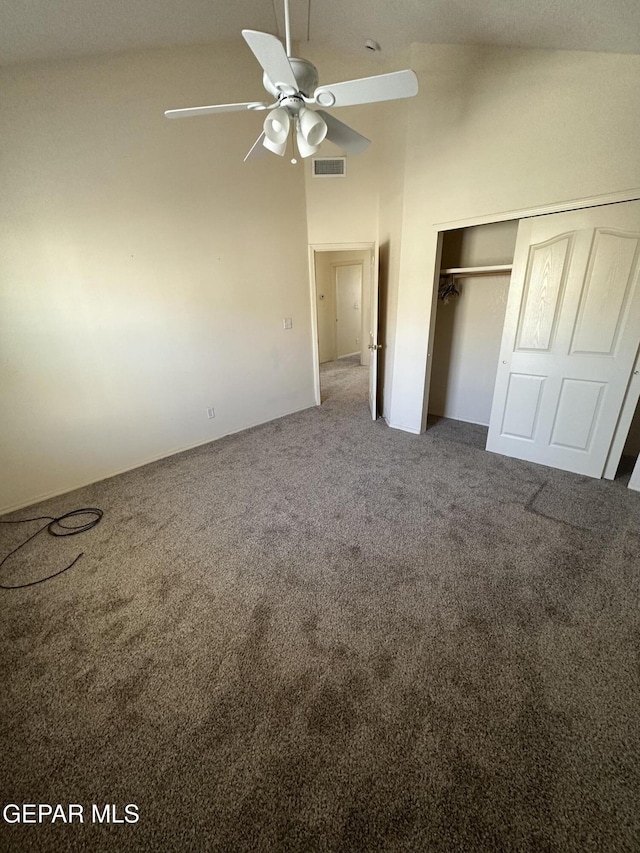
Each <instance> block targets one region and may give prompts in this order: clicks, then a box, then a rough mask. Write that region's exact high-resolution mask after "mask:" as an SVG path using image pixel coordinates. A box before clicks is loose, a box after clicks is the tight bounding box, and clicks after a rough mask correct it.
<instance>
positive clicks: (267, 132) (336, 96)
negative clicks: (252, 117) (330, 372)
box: [165, 0, 418, 162]
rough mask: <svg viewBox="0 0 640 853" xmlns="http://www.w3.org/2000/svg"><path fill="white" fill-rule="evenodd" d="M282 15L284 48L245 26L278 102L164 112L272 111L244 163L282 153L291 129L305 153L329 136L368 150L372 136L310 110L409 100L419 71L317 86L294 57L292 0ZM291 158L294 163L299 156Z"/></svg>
mask: <svg viewBox="0 0 640 853" xmlns="http://www.w3.org/2000/svg"><path fill="white" fill-rule="evenodd" d="M284 19H285V31H286V50H285V47H283V45H282V42H281V41H280V39H278V38H276V36H273V35H270V34H269V33H261V32H259V31H258V30H242V35H243V37H244V40H245V41H246V43H247V44H248V45H249V47H250V49H251V50H252V52H253V54H254V56H255V57H256V59H257V60H258V62H259V63H260V65H261V66H262V69H263V71H264V74H263V77H262V83H263V86H264V88H265V89H266V90H267V92H268V93H269V94H270V95H271V96H272V97H273V98H275V101H273V102H272V103H270V104H269V103H265V102H263V101H251V102H248V103H243V104H216V105H213V106H205V107H187V108H185V109H178V110H166V112H165V116H166V117H167V118H183V117H188V116H200V115H210V114H211V113H227V112H235V111H240V110H256V111H259V110H269V113H268V115H267V117H266V119H265V121H264V125H263V131H262V133H261V134H260V136H259V137H258V138H257V140H256V141H255V143H254V145H253V147H252V148H251V149H250V151H249V153H248V154H247V156H246V157H245V158H244V159H245V162H246V161H247V160H251V159H255V158H257V157H259V156H261V155H262V154H264V153H265V151H267V150H269V151H272V152H273V153H274V154H278V155H279V156H280V157H283V156H284V154H285V151H286V148H287V140H288V138H289V133H290V131H292V130H293V131H294V133H295V137H296V142H297V145H298V151H299V153H300V156H301V157H309V156H310V155H311V154H315V152H316V151H317V150H318V148H319V146H320V144H321V143H322V142H323V141H324V140H325V139H328V140H329V141H330V142H333V143H335V144H336V145H337V146H338V147H340V148H342V149H343V150H344V151H346V152H348V153H351V154H359V153H360V152H362V151H364V150H365V149H366V148H367V146H368V145H369V140H368V139H367V138H366V137H364V136H362V135H361V134H360V133H358V132H357V131H355V130H353V129H352V128H350V127H349V126H348V125H346V124H343V122H341V121H339V120H338V119H337V118H334V116H332V115H331V114H330V113H328V112H326V110H325V109H311V106H312V105H314V106H317V107H326V108H330V107H347V106H352V105H355V104H371V103H375V102H376V101H393V100H397V99H399V98H410V97H412V96H413V95H416V94H417V92H418V79H417V77H416V75H415V73H414V72H413V71H411V70H405V71H393V72H392V73H390V74H378V75H376V76H375V77H363V78H361V79H359V80H346V81H344V82H342V83H333V84H330V85H328V86H318V79H319V78H318V70H317V68H316V67H315V66H314V65H313V64H312V63H311V62H309V61H308V60H307V59H298V58H297V57H293V56H291V33H290V25H289V0H284ZM292 162H295V159H293V161H292Z"/></svg>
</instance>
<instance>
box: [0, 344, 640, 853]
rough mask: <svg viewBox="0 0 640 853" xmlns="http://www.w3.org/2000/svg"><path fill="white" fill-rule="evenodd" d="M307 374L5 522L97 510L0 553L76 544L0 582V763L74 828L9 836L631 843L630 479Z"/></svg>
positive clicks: (220, 845) (5, 529) (47, 553)
mask: <svg viewBox="0 0 640 853" xmlns="http://www.w3.org/2000/svg"><path fill="white" fill-rule="evenodd" d="M322 374H323V375H322V380H323V381H322V385H323V399H324V403H323V405H322V406H321V407H319V408H315V409H311V410H308V411H305V412H301V413H299V414H296V415H293V416H289V417H287V418H283V419H280V420H278V421H275V422H272V423H270V424H266V425H263V426H260V427H256V428H254V429H251V430H248V431H246V432H244V433H241V434H238V435H235V436H231V437H228V438H225V439H222V440H220V441H217V442H214V443H212V444H210V445H208V446H206V447H202V448H198V449H195V450H191V451H189V452H187V453H183V454H180V455H178V456H174V457H172V458H170V459H167V460H163V461H161V462H157V463H154V464H152V465H148V466H146V467H144V468H141V469H138V470H136V471H132V472H130V473H127V474H123V475H120V476H118V477H114V478H112V479H110V480H106V481H104V482H101V483H98V484H96V485H94V486H90V487H87V488H84V489H81V490H79V491H77V492H75V493H73V494H70V495H65V496H62V497H60V498H57V499H54V500H50V501H47V502H46V503H43V504H41V505H39V506H37V507H33V508H31V509H30V510H27V511H22V512H20V513H14V515H13V516H11V517H12V518H17V517H24V516H28V515H29V514H34V515H43V514H47V515H56V514H60V513H62V512H65V511H67V510H70V509H73V508H76V507H81V506H98V507H101V508H102V509H103V510H104V513H105V515H104V519H103V520H102V522H101V523H100V524H99V525H98V526H97V527H96V528H94V529H93V530H91V531H90V532H88V533H84V534H82V535H81V536H78V537H71V538H70V539H53V538H52V537H49V536H46V534H43V535H42V536H41V537H38V539H37V540H35V541H34V542H33V543H32V544H31V545H30V546H29V547H28V549H27V550H25V551H24V552H21V554H20V555H19V556H18V557H17V558H14V559H12V560H11V561H10V562H9V563H7V565H6V566H5V567H4V568H3V575H2V582H3V583H19V582H24V581H27V580H31V579H35V578H36V577H37V576H38V575H41V574H42V573H44V572H47V571H51V570H53V569H55V568H56V567H59V566H61V565H63V564H64V561H65V560H67V561H69V560H70V559H72V558H73V557H75V556H76V554H77V553H78V552H79V551H80V550H82V551H84V556H83V557H82V559H81V560H80V561H79V562H78V563H77V564H76V566H74V567H73V568H72V569H71V570H70V571H68V572H66V573H65V574H63V575H61V576H60V577H58V578H56V579H55V580H53V581H50V582H48V583H45V584H42V585H39V586H35V587H31V588H29V589H25V590H20V591H13V592H2V593H1V595H0V597H1V606H2V611H3V618H2V626H3V632H2V633H3V643H2V670H1V672H2V691H1V699H0V702H1V708H2V722H3V725H2V743H1V744H0V747H1V752H0V770H1V774H0V778H1V786H2V806H4V805H5V804H6V803H18V804H21V803H50V804H56V803H61V804H64V805H67V804H69V803H77V804H80V805H82V806H83V808H84V817H85V823H83V824H82V825H80V824H77V823H74V824H71V825H65V824H62V823H61V822H60V821H57V822H56V823H55V824H54V825H49V824H43V825H27V826H23V825H8V824H6V823H5V822H4V821H1V820H0V848H1V849H2V850H11V851H23V850H24V851H63V850H91V851H101V850H114V851H125V850H126V851H147V850H148V851H174V850H184V851H234V853H235V851H377V850H380V851H383V850H384V851H436V852H437V851H443V853H444V851H446V853H451V851H531V853H534V851H535V853H541V851H562V853H567V851H569V852H570V851H575V852H576V853H586V851H608V853H617V851H637V850H639V849H640V841H639V839H640V808H639V803H640V714H639V713H638V711H639V700H640V675H639V658H640V656H639V651H640V615H639V613H640V611H639V604H640V572H639V568H640V565H639V564H640V561H639V559H638V558H639V555H640V494H637V493H632V492H630V491H628V490H627V489H626V488H624V485H623V484H621V483H620V482H606V481H595V480H591V479H588V478H585V477H579V476H575V475H571V474H566V473H563V472H559V471H554V470H551V469H547V468H544V467H540V466H536V465H532V464H528V463H524V462H519V461H517V460H512V459H507V458H503V457H500V456H495V455H492V454H488V453H486V452H485V451H484V450H483V449H482V448H483V444H484V430H483V429H482V428H481V427H474V426H470V425H464V424H459V423H455V422H452V421H447V420H444V419H439V420H436V421H435V422H433V424H432V426H431V429H430V430H429V431H428V432H427V434H426V435H423V436H413V435H408V434H406V433H401V432H398V431H395V430H391V429H389V428H387V427H386V426H385V424H384V423H383V422H382V421H378V422H377V423H373V422H372V421H370V419H369V415H368V412H367V404H366V393H367V392H366V382H367V371H366V370H365V369H363V368H359V367H357V366H355V365H354V364H353V362H349V361H348V360H347V361H344V362H337V363H332V364H329V365H325V366H323V370H322ZM36 527H37V525H27V528H26V530H25V529H22V528H19V527H14V526H0V552H1V553H2V554H4V553H6V552H7V551H8V550H9V549H10V548H11V547H13V545H15V544H17V543H18V542H19V541H20V540H21V538H23V537H24V536H25V535H26V533H27V532H29V531H30V530H33V529H34V528H36ZM94 803H95V804H99V805H100V806H101V808H102V806H103V804H106V803H110V804H111V803H112V804H115V806H116V815H117V817H118V819H120V820H122V819H123V817H124V811H123V810H124V806H125V805H126V804H130V803H132V804H135V805H137V807H138V811H139V815H140V819H139V821H138V822H137V823H135V824H133V823H132V824H129V823H122V824H115V825H113V824H112V825H106V824H94V823H91V806H92V804H94Z"/></svg>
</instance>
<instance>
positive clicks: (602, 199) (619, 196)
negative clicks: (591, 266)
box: [420, 187, 640, 432]
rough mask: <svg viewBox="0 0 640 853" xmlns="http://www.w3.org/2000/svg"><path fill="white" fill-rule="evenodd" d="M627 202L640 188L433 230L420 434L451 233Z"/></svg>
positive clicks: (636, 196)
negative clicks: (446, 241) (434, 245)
mask: <svg viewBox="0 0 640 853" xmlns="http://www.w3.org/2000/svg"><path fill="white" fill-rule="evenodd" d="M625 201H640V187H636V188H634V189H629V190H620V191H619V192H614V193H605V194H603V195H595V196H589V197H587V198H579V199H572V200H568V201H558V202H554V203H552V204H545V205H540V206H539V207H530V208H520V209H519V210H508V211H502V212H501V213H495V214H493V213H491V214H486V215H484V216H472V217H469V218H466V219H455V220H450V221H449V222H437V223H435V224H434V225H433V228H434V229H435V230H436V231H437V239H438V242H437V251H436V262H435V269H434V271H433V285H432V297H431V316H430V318H429V338H428V345H427V363H426V368H425V381H424V394H423V399H422V422H421V427H420V431H421V432H425V430H426V428H427V415H428V411H429V391H430V387H431V367H432V363H433V359H432V353H433V342H434V337H435V330H436V308H437V304H438V301H437V300H438V289H439V286H440V261H441V257H442V244H443V242H444V235H445V233H446V232H447V231H455V230H457V229H459V228H472V227H473V226H474V225H491V224H492V223H494V222H507V221H509V220H511V219H518V220H520V219H529V218H531V217H533V216H546V215H547V214H550V213H565V212H568V211H571V210H580V209H582V208H590V207H602V206H604V205H608V204H618V203H619V202H625Z"/></svg>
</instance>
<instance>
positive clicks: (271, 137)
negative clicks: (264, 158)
mask: <svg viewBox="0 0 640 853" xmlns="http://www.w3.org/2000/svg"><path fill="white" fill-rule="evenodd" d="M290 126H291V119H290V118H289V113H288V112H287V110H286V109H285V108H284V107H277V108H276V109H275V110H271V112H270V113H269V115H268V116H267V117H266V119H265V120H264V140H263V143H262V144H263V145H264V147H265V148H268V149H269V151H273V153H274V154H278V155H279V156H280V157H283V156H284V152H285V150H286V147H287V137H288V136H289V128H290Z"/></svg>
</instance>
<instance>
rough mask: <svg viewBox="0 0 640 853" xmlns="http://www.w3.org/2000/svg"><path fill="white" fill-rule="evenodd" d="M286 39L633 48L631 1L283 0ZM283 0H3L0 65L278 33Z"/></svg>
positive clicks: (347, 47) (635, 12)
mask: <svg viewBox="0 0 640 853" xmlns="http://www.w3.org/2000/svg"><path fill="white" fill-rule="evenodd" d="M290 6H291V23H292V36H293V40H294V41H297V42H305V41H308V40H311V41H313V42H318V43H322V44H325V45H327V46H331V47H332V48H333V49H334V50H336V51H337V52H342V53H350V54H353V53H355V52H360V51H364V50H365V46H364V45H365V40H366V39H372V40H374V41H376V42H378V44H379V45H380V46H381V49H382V53H383V55H387V56H393V55H394V54H396V53H398V52H400V51H401V50H403V49H405V48H406V47H408V46H409V44H411V43H412V42H424V43H447V44H489V45H503V46H517V47H529V48H557V49H567V50H588V51H613V52H617V53H640V2H638V0H606V2H604V0H483V2H482V3H479V2H477V0H290ZM282 9H283V2H282V0H108V2H105V0H3V2H2V4H1V7H0V64H3V65H7V64H12V63H19V62H28V61H31V60H41V59H54V58H62V57H71V56H86V55H91V54H101V53H116V52H121V51H126V50H135V49H144V48H151V47H160V46H167V45H176V44H189V43H202V42H210V41H216V40H221V39H224V40H229V39H234V38H237V39H238V43H239V44H240V43H241V42H240V30H241V29H243V28H249V29H257V30H263V31H265V32H272V33H275V34H276V35H280V36H283V34H284V25H283V10H282Z"/></svg>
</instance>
